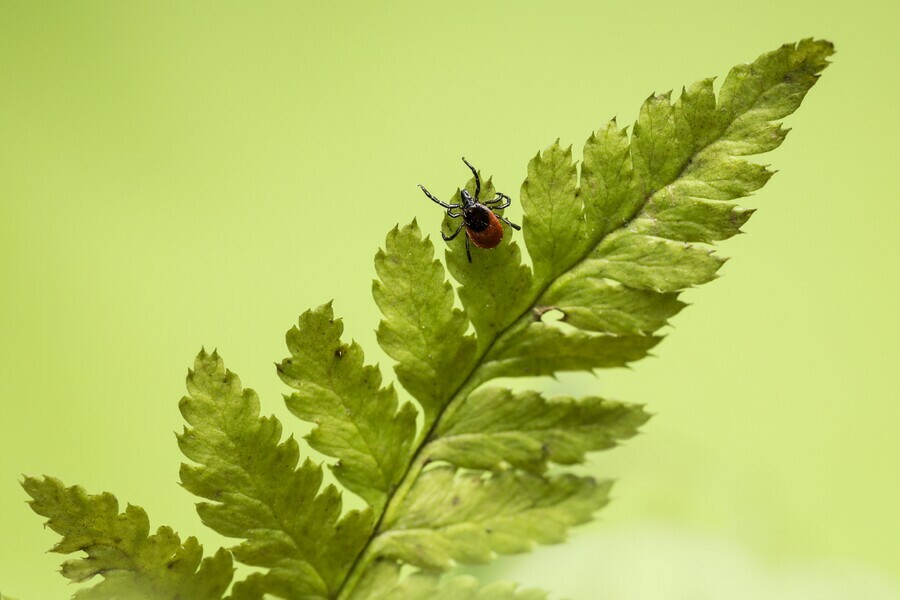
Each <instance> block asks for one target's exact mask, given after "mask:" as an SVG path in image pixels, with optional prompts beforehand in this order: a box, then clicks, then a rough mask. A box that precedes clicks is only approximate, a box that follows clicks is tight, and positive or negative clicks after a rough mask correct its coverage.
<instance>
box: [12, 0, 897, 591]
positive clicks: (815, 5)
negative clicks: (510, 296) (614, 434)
mask: <svg viewBox="0 0 900 600" xmlns="http://www.w3.org/2000/svg"><path fill="white" fill-rule="evenodd" d="M326 4H333V5H332V6H329V7H327V8H326V7H325V5H326ZM898 7H900V4H898V3H896V2H890V1H888V0H883V1H879V0H858V1H857V2H854V3H846V2H839V1H836V0H820V1H809V0H803V1H797V2H789V3H787V2H775V1H769V0H764V1H756V2H723V1H721V0H718V1H707V2H699V1H686V2H677V3H675V2H663V1H659V0H646V1H643V2H587V1H585V2H566V1H563V0H554V1H552V2H460V1H457V2H441V3H437V2H434V3H424V2H352V3H348V2H345V3H324V2H318V3H311V2H310V3H304V2H297V1H295V2H246V3H237V2H221V1H216V2H212V1H209V2H180V1H177V2H176V1H167V2H113V1H109V2H36V1H20V2H16V1H12V0H8V1H4V2H2V3H0V269H2V279H0V286H2V288H0V290H2V296H0V302H2V311H0V382H2V390H3V391H2V412H0V461H2V462H0V590H2V591H3V592H4V593H8V594H12V595H13V596H16V597H19V598H21V599H22V600H33V599H40V600H45V599H49V600H53V599H54V598H63V597H65V596H66V594H67V593H71V591H72V590H73V588H72V587H71V586H67V584H66V583H65V581H64V580H63V579H62V578H61V577H59V575H57V574H56V573H54V570H55V568H56V566H57V565H58V563H59V562H60V561H61V560H62V558H61V557H60V556H58V555H52V554H46V553H45V551H46V550H47V549H48V548H49V547H50V546H51V545H52V543H53V542H54V540H55V537H54V535H53V534H52V533H51V532H50V531H49V530H42V529H41V526H40V520H39V518H38V517H37V516H36V515H34V514H32V513H31V511H30V510H29V509H28V508H27V506H26V505H25V504H24V499H25V495H24V493H23V492H22V491H21V489H20V488H19V487H18V485H17V483H16V480H17V478H19V477H20V474H21V473H27V474H41V473H48V474H53V475H55V476H58V477H60V478H62V479H63V480H64V481H65V482H67V483H70V484H74V483H80V484H82V485H84V486H85V487H86V488H87V489H88V490H90V491H94V492H98V491H101V490H109V491H112V492H115V493H116V494H118V495H119V497H120V499H122V501H123V503H124V502H128V501H130V502H133V503H136V504H140V505H142V506H144V507H145V508H146V509H147V510H148V512H149V514H150V517H151V520H152V522H153V524H154V526H155V525H159V524H163V523H166V524H171V525H173V526H174V527H175V528H176V529H177V530H179V531H180V532H181V533H182V534H191V533H193V534H197V535H199V536H200V538H201V541H203V542H204V543H206V545H207V548H210V547H211V546H212V547H215V546H214V545H215V544H218V543H219V541H220V540H219V539H218V538H217V537H215V536H214V535H212V534H210V533H208V532H206V531H204V529H203V528H202V526H201V525H200V524H199V520H198V518H197V517H196V515H195V514H194V512H193V507H192V499H191V498H190V497H189V495H188V494H187V493H186V492H184V491H183V490H181V489H180V488H179V487H178V485H177V483H176V481H177V473H178V464H179V462H180V456H179V453H178V450H177V448H176V445H175V440H174V435H173V433H172V432H173V431H174V430H176V429H178V428H180V424H181V421H180V417H179V415H178V411H177V407H176V404H177V400H178V398H179V397H180V396H181V394H182V389H183V378H184V375H185V371H186V368H187V367H188V365H189V364H190V363H191V360H192V358H193V356H194V354H195V353H196V352H197V350H199V348H200V346H201V345H205V346H206V347H207V348H213V347H216V348H218V349H219V351H220V352H221V353H222V355H223V356H224V357H225V359H226V361H227V363H228V365H229V366H230V367H231V368H232V369H234V370H235V371H237V372H238V373H240V374H241V376H242V378H243V380H244V383H245V384H246V385H248V386H252V387H254V388H256V389H257V390H258V391H259V392H260V393H261V395H262V397H263V400H264V403H265V404H264V405H265V409H266V410H268V411H272V412H275V413H276V414H278V415H279V416H280V417H282V418H283V419H284V420H286V421H291V420H292V419H291V417H290V416H289V415H287V414H286V411H285V410H284V409H283V407H282V406H281V405H280V393H281V392H282V391H283V388H282V386H281V384H280V383H279V381H278V380H277V377H276V376H275V372H274V368H273V366H272V362H273V361H276V360H280V359H281V358H282V357H283V355H284V352H285V351H284V348H283V341H282V335H283V333H284V331H286V330H287V329H288V328H289V327H290V326H291V325H292V323H293V322H294V320H295V318H296V316H297V315H298V314H299V313H300V312H301V311H303V310H304V309H306V308H307V307H309V306H314V305H317V304H320V303H322V302H324V301H327V300H329V299H331V298H334V299H335V307H336V310H337V311H338V313H339V314H341V315H342V316H343V317H344V318H345V323H346V330H347V334H348V336H352V337H354V338H356V339H357V340H358V341H359V342H361V343H362V344H363V345H364V347H365V348H366V350H367V353H368V356H369V358H370V359H372V360H378V361H380V362H381V363H382V366H383V368H384V369H385V371H386V372H387V366H388V365H389V364H390V362H389V361H388V360H386V359H385V357H384V355H383V354H381V353H380V351H379V350H378V349H377V346H376V344H375V339H374V334H373V329H374V328H375V326H376V324H377V322H378V318H379V316H378V313H377V310H376V308H375V306H374V304H373V302H372V301H371V299H370V285H371V283H370V282H371V279H372V277H373V275H374V269H373V267H372V257H373V254H374V252H375V249H376V247H377V246H378V245H379V244H380V243H381V242H382V241H383V239H384V238H383V236H384V234H385V233H386V232H387V230H388V229H389V228H391V227H392V226H393V225H394V224H395V223H397V222H401V223H402V222H407V221H409V220H410V219H412V218H413V217H417V218H418V219H419V222H420V223H421V224H422V225H423V227H424V228H426V229H431V230H433V231H434V233H435V234H436V233H437V228H438V224H439V222H440V218H441V215H440V211H438V210H436V209H435V207H434V206H433V205H431V204H430V203H429V202H427V201H425V200H424V199H423V198H422V196H421V194H420V193H419V191H418V190H417V189H416V187H415V185H416V184H417V183H420V182H421V183H426V184H428V186H429V188H431V189H432V190H434V191H435V192H436V193H439V194H447V193H449V192H450V191H452V190H453V189H455V186H457V185H460V184H462V183H463V182H464V181H465V179H466V177H467V174H466V172H465V170H464V168H463V165H462V164H461V163H460V161H459V157H460V155H462V154H465V155H466V157H467V158H469V159H470V160H472V161H473V162H474V163H475V164H476V165H477V166H478V167H479V168H481V169H482V170H483V171H485V172H486V173H491V174H493V175H494V178H495V182H496V184H497V185H498V187H499V188H500V189H502V190H504V191H507V192H510V193H511V194H512V196H513V198H514V200H517V199H518V198H517V196H518V188H519V185H520V183H521V181H522V179H523V177H524V173H525V165H526V163H527V160H528V159H529V158H530V157H531V156H532V155H533V154H534V153H535V152H536V151H537V150H539V149H542V148H543V147H545V146H546V145H548V144H549V143H551V142H552V141H554V140H555V139H556V138H557V137H561V138H562V140H563V141H564V142H565V143H573V144H575V148H576V153H580V146H581V144H582V143H583V141H584V139H585V138H586V137H587V135H588V134H589V133H590V131H591V130H592V129H593V128H595V127H597V126H599V125H600V124H601V123H602V122H603V121H605V120H606V119H608V118H609V117H612V116H614V115H618V117H619V120H620V122H622V123H627V122H630V121H631V120H633V118H634V117H635V115H636V113H637V109H638V107H639V105H640V103H641V101H642V100H643V99H644V98H645V97H646V96H647V95H648V94H649V93H650V92H652V91H664V90H668V89H671V88H676V89H677V88H679V87H680V86H681V85H682V84H687V83H690V82H691V81H694V80H696V79H699V78H701V77H705V76H708V75H714V74H715V75H719V76H720V77H721V76H724V74H725V73H726V72H727V69H728V68H730V67H731V66H732V65H734V64H736V63H738V62H743V61H748V60H752V59H753V58H755V57H756V56H757V55H758V54H760V53H762V52H764V51H767V50H770V49H773V48H775V47H776V46H777V45H779V44H781V43H783V42H787V41H796V40H798V39H800V38H802V37H807V36H817V37H826V38H828V39H831V40H833V41H834V42H835V43H836V45H837V49H838V54H837V55H836V57H835V59H834V64H833V66H832V67H831V68H829V69H828V70H827V71H826V72H825V74H824V76H823V78H822V81H821V82H820V83H819V85H817V86H816V88H815V89H813V91H812V92H811V94H810V96H809V97H808V98H807V101H806V103H805V104H804V106H802V107H801V108H800V110H799V112H798V114H797V115H795V116H794V117H792V118H791V119H790V121H789V126H791V127H793V128H794V132H793V133H792V134H791V135H790V136H788V140H787V142H786V144H785V146H784V148H782V149H781V150H779V151H777V152H776V153H774V154H773V155H771V156H767V157H765V158H764V161H765V162H767V163H772V164H773V166H774V167H775V168H777V169H779V170H780V171H781V172H780V173H779V174H778V175H777V176H776V177H775V178H774V179H773V180H772V181H771V182H770V183H769V184H768V186H767V187H766V188H765V189H764V190H762V191H761V192H760V193H759V194H758V195H757V197H755V198H752V199H749V200H748V201H747V202H746V203H745V205H749V206H753V207H758V208H760V210H759V212H758V213H757V215H756V216H754V217H753V219H752V220H751V221H750V222H749V224H748V225H747V227H746V230H747V231H748V233H749V235H746V236H741V237H740V238H739V239H736V240H732V241H729V242H727V243H726V244H725V245H724V248H723V253H724V254H727V255H730V256H733V257H735V259H734V260H733V261H731V262H730V263H729V264H727V265H726V266H725V268H724V270H723V273H724V275H725V276H724V278H722V279H721V280H719V281H717V282H715V283H713V284H710V285H708V286H705V287H704V288H702V289H699V290H696V291H691V292H690V293H689V294H688V299H689V301H690V302H692V303H693V306H691V307H690V308H689V309H688V310H686V311H685V312H684V313H682V314H681V315H679V316H678V317H677V318H676V319H675V322H674V325H675V327H674V328H673V329H672V330H671V331H670V333H671V335H670V336H669V339H667V340H666V341H665V342H664V343H663V344H662V345H661V346H660V347H659V349H658V351H657V352H656V354H657V356H658V358H656V359H649V360H647V361H644V362H643V363H641V364H639V365H638V366H637V367H636V368H635V369H634V370H633V371H622V372H616V373H602V374H600V376H599V377H597V378H592V377H568V378H564V379H563V380H562V381H561V382H560V383H559V384H555V387H557V388H560V389H566V390H568V391H579V390H580V391H592V392H599V393H602V394H604V395H607V396H610V397H615V398H619V399H623V400H631V401H636V402H643V403H647V404H648V405H649V406H650V408H651V410H652V411H653V412H655V413H656V414H657V416H656V417H655V419H654V420H653V421H652V422H651V423H650V424H649V425H648V426H647V427H646V435H644V436H641V437H639V438H637V439H635V440H633V441H631V442H629V443H628V445H627V446H626V447H625V448H622V449H619V450H616V451H614V452H612V453H609V454H607V455H604V456H602V457H598V459H597V460H596V461H595V466H594V467H593V470H594V471H596V472H598V473H603V474H612V475H614V476H616V477H618V478H619V479H620V481H619V484H618V488H617V491H616V499H615V502H614V504H613V505H612V506H611V507H610V508H609V509H608V510H606V511H605V512H604V513H603V515H602V522H601V523H600V524H599V525H596V526H592V527H591V528H590V529H589V530H588V533H583V534H581V535H580V536H578V539H577V540H576V543H577V544H578V545H577V546H572V548H573V550H570V551H569V552H574V548H576V547H577V548H581V550H580V552H582V554H583V553H584V552H585V550H584V549H585V548H586V546H585V543H586V542H585V540H594V539H595V538H596V543H597V544H598V546H588V548H595V549H597V552H601V551H600V550H599V548H601V545H602V544H604V543H605V544H607V545H608V544H609V543H611V542H610V541H609V539H611V538H610V536H615V535H616V533H615V532H617V531H619V532H621V531H623V529H622V528H625V529H624V530H627V528H629V527H632V526H634V527H640V528H642V527H645V526H646V527H650V528H651V529H652V528H653V527H657V526H658V528H660V531H671V530H672V529H671V528H674V530H675V531H684V532H689V533H686V534H685V535H687V536H688V537H689V536H694V535H699V536H710V538H711V539H717V540H723V543H727V544H732V545H734V546H735V547H738V548H741V549H742V550H741V551H742V552H744V551H746V552H747V553H748V554H749V555H752V556H753V557H755V558H754V560H759V561H761V562H762V563H763V564H766V565H774V566H775V567H778V568H781V567H783V566H785V565H791V564H795V563H796V562H797V561H801V562H808V561H830V563H835V564H837V563H839V564H842V565H845V564H846V565H856V567H860V568H862V569H865V570H871V571H872V572H874V573H876V574H878V576H880V577H884V578H885V579H886V580H888V581H890V580H891V579H892V578H893V579H894V580H896V579H898V578H900V542H898V540H900V509H898V507H900V468H898V458H900V435H898V434H897V431H898V423H900V402H898V401H900V393H898V386H897V365H896V363H897V358H898V350H897V340H898V339H900V317H898V305H900V303H898V300H900V293H898V291H900V284H898V275H900V269H898V266H897V259H898V249H900V244H898V242H897V236H896V233H895V232H896V224H897V222H898V220H900V196H898V189H900V177H898V170H900V169H898V162H897V139H898V134H900V127H898V117H897V114H898V112H897V109H896V103H897V101H896V98H897V96H898V93H900V79H898V77H897V73H898V67H897V64H898V59H900V52H898V46H897V43H896V39H895V38H896V27H897V23H898V22H900V8H898ZM510 215H511V216H513V217H515V216H521V212H520V208H519V206H518V205H517V204H514V205H513V207H512V208H511V209H510ZM291 426H293V423H292V424H291ZM299 429H300V428H299V427H298V428H296V429H295V430H299ZM648 523H649V524H650V525H646V524H648ZM653 524H656V525H653ZM618 535H620V536H621V535H622V534H621V533H620V534H618ZM604 536H606V537H604ZM676 537H677V536H676ZM625 538H626V539H627V540H631V542H629V543H632V542H633V540H635V539H638V540H639V539H641V538H640V536H637V537H630V536H625ZM590 543H593V542H590ZM675 546H676V547H677V546H678V544H675ZM667 548H668V546H665V545H663V546H662V547H660V546H659V545H658V544H657V545H656V546H654V548H653V549H648V550H647V552H651V551H652V552H658V553H659V552H661V553H662V555H663V556H664V557H665V556H671V557H672V559H673V560H674V559H675V558H676V555H678V554H679V551H677V550H671V549H668V550H667ZM591 551H592V550H587V552H588V554H590V552H591ZM560 552H563V553H564V552H566V547H565V546H564V547H561V548H559V549H554V550H553V551H550V552H545V553H543V554H539V555H537V558H538V562H536V563H532V564H534V565H535V567H534V568H533V569H530V570H528V571H527V572H525V573H524V575H523V576H524V577H526V578H529V577H530V581H531V582H537V583H542V584H544V585H548V586H550V587H554V588H556V589H562V590H565V589H569V590H575V587H573V586H575V585H576V584H577V583H578V581H577V580H579V579H580V580H583V581H586V582H590V581H592V580H594V578H596V577H597V576H598V575H597V573H596V572H595V571H586V570H584V569H582V570H579V571H577V572H575V573H567V572H564V571H562V570H560V565H561V564H563V563H566V562H567V558H566V555H565V554H560ZM611 552H613V553H615V551H614V550H613V551H611ZM666 553H668V554H666ZM601 555H602V553H601V554H598V556H601ZM635 555H636V556H645V555H646V552H643V551H641V552H637V553H636V554H635ZM681 558H682V559H683V558H684V556H681ZM514 560H515V559H512V560H510V561H508V562H507V563H506V564H515V563H514ZM665 562H666V561H661V562H660V564H664V563H665ZM830 563H829V564H830ZM632 564H637V563H632ZM542 566H543V567H545V568H543V569H542ZM856 567H853V568H856ZM707 568H709V569H711V568H713V567H712V566H710V565H708V564H707V563H705V562H704V561H702V560H697V561H693V562H689V563H687V564H686V565H685V566H684V569H685V570H687V571H688V572H689V573H691V572H693V571H696V576H697V577H702V573H701V571H703V570H704V569H707ZM642 576H643V577H651V578H652V570H651V571H650V572H646V571H645V572H643V573H642ZM567 586H568V587H567ZM579 589H584V588H579ZM635 589H637V588H635ZM573 593H579V594H582V595H580V596H578V597H580V598H593V597H598V598H599V597H600V596H599V595H594V594H593V593H590V592H580V591H576V592H573ZM629 594H630V595H629ZM640 594H641V592H639V591H634V592H628V591H625V592H623V595H620V596H615V597H616V598H621V599H623V600H624V599H635V600H643V598H644V597H645V596H641V595H640ZM646 597H649V596H646ZM663 597H664V596H663ZM704 597H705V596H704ZM710 597H711V598H712V597H713V596H710ZM718 597H719V596H715V598H718ZM794 597H795V598H798V597H800V595H794Z"/></svg>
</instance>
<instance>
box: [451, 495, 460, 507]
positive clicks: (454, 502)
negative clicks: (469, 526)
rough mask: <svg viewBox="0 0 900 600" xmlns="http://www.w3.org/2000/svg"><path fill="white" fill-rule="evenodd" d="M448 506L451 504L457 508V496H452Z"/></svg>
mask: <svg viewBox="0 0 900 600" xmlns="http://www.w3.org/2000/svg"><path fill="white" fill-rule="evenodd" d="M450 504H452V505H453V506H458V505H459V496H453V499H452V500H450Z"/></svg>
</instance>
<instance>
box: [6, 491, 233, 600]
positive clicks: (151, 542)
mask: <svg viewBox="0 0 900 600" xmlns="http://www.w3.org/2000/svg"><path fill="white" fill-rule="evenodd" d="M22 487H24V488H25V491H26V492H28V495H29V496H31V498H32V499H31V500H30V501H29V504H30V505H31V508H32V510H34V512H36V513H37V514H39V515H41V516H43V517H46V518H47V526H48V527H50V529H52V530H53V531H55V532H56V533H58V534H60V535H61V536H62V540H60V541H59V543H57V544H56V545H55V546H54V547H53V552H59V553H60V554H71V553H73V552H84V553H85V554H86V555H87V556H86V557H84V558H78V559H73V560H69V561H66V562H64V563H63V565H62V570H61V572H62V574H63V576H64V577H66V578H68V579H71V580H72V581H74V582H83V581H88V580H90V579H91V578H93V577H95V576H97V575H100V576H101V577H103V581H101V582H100V583H98V584H96V585H94V586H93V587H90V588H85V589H82V590H79V591H77V592H75V595H74V598H76V599H77V600H107V599H109V598H121V599H122V600H179V599H181V598H196V599H197V600H218V599H219V598H221V597H222V595H223V594H224V593H225V590H226V589H228V586H229V584H230V583H231V576H232V572H233V569H232V563H231V555H230V554H229V553H228V552H227V551H225V550H223V549H219V550H218V551H217V552H216V554H215V555H214V556H212V557H208V558H203V548H202V546H200V544H199V543H198V542H197V539H196V538H194V537H189V538H187V539H186V540H185V541H184V542H183V543H182V542H181V538H179V537H178V534H176V533H175V532H174V531H172V529H171V528H169V527H160V528H159V529H157V530H156V533H154V534H152V535H151V534H150V521H149V519H148V518H147V513H146V512H144V509H142V508H140V507H138V506H133V505H131V504H129V505H128V507H127V508H126V509H125V511H124V512H121V513H120V512H119V502H118V500H116V497H115V496H113V495H112V494H109V493H103V494H98V495H89V494H87V493H85V491H84V490H83V489H81V488H80V487H77V486H74V487H65V486H64V485H63V484H62V482H61V481H59V480H58V479H54V478H52V477H44V478H40V479H38V478H33V477H26V478H25V481H24V482H22Z"/></svg>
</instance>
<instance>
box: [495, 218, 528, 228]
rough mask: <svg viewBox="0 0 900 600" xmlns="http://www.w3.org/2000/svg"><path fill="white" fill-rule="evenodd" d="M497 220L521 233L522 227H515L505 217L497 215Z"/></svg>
mask: <svg viewBox="0 0 900 600" xmlns="http://www.w3.org/2000/svg"><path fill="white" fill-rule="evenodd" d="M497 218H498V219H500V220H501V221H503V222H504V223H506V224H507V225H509V226H510V227H512V228H513V229H515V230H516V231H521V230H522V227H521V226H519V225H516V224H515V223H513V222H512V221H510V220H509V219H507V218H506V217H502V216H500V215H497Z"/></svg>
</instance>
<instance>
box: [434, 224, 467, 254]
mask: <svg viewBox="0 0 900 600" xmlns="http://www.w3.org/2000/svg"><path fill="white" fill-rule="evenodd" d="M463 225H465V223H460V224H459V227H457V228H456V231H454V232H453V233H451V234H450V235H445V234H444V232H443V231H441V237H442V238H444V241H445V242H449V241H450V240H452V239H453V238H455V237H456V236H458V235H459V232H460V230H461V229H462V228H463ZM468 245H469V236H466V246H468ZM469 262H471V261H469Z"/></svg>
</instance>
